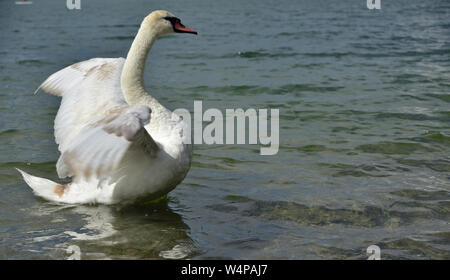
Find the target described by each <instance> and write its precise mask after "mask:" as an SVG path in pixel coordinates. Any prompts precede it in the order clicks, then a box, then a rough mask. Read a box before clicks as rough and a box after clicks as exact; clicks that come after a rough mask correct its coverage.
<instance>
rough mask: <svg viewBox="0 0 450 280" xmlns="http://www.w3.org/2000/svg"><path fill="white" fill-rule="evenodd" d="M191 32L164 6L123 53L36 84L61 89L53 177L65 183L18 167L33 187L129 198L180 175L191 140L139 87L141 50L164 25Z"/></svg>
mask: <svg viewBox="0 0 450 280" xmlns="http://www.w3.org/2000/svg"><path fill="white" fill-rule="evenodd" d="M173 32H177V33H193V34H197V32H195V31H194V30H192V29H190V28H187V27H185V26H184V25H183V24H181V22H180V20H179V19H178V18H176V17H175V16H173V15H172V14H171V13H169V12H167V11H154V12H152V13H151V14H149V15H148V16H147V17H146V18H145V19H144V20H143V21H142V24H141V27H140V28H139V31H138V33H137V35H136V38H135V39H134V41H133V44H132V45H131V48H130V51H129V52H128V55H127V58H126V59H124V58H94V59H90V60H87V61H83V62H79V63H76V64H73V65H71V66H68V67H66V68H64V69H62V70H60V71H58V72H56V73H54V74H53V75H51V76H50V77H48V78H47V80H45V81H44V82H43V83H42V85H40V86H39V88H38V90H39V89H42V90H44V91H46V92H48V93H51V94H54V95H57V96H61V97H62V101H61V105H60V108H59V110H58V114H57V116H56V118H55V138H56V143H57V144H58V145H59V146H58V149H59V151H60V152H61V156H60V157H59V159H58V162H57V164H56V169H57V172H58V176H59V177H60V178H65V177H72V182H71V183H69V184H65V185H62V184H58V183H55V182H52V181H50V180H47V179H44V178H39V177H35V176H31V175H29V174H27V173H26V172H24V171H22V170H19V172H20V173H21V174H22V176H23V178H24V180H25V182H26V183H27V184H28V185H29V186H30V187H31V188H32V189H33V190H34V192H35V193H36V194H37V195H39V196H41V197H43V198H45V199H48V200H51V201H56V202H64V203H105V204H112V203H118V202H132V201H136V200H138V199H143V198H145V199H149V200H151V199H155V198H158V197H160V196H162V195H165V194H167V193H168V192H170V191H171V190H172V189H174V188H175V187H176V185H178V184H179V183H180V182H181V181H182V180H183V179H184V177H185V176H186V174H187V172H188V170H189V167H190V163H191V157H192V146H191V145H190V144H185V143H186V141H183V139H184V137H185V135H183V130H184V128H186V127H185V123H184V122H183V121H182V119H181V118H179V117H178V116H176V115H174V114H173V113H172V112H170V111H169V110H168V109H166V108H165V107H164V106H163V105H161V104H160V103H159V102H158V101H157V100H156V99H155V98H153V97H152V96H150V95H149V94H148V93H147V92H146V91H145V87H144V80H143V79H144V68H145V61H146V59H147V54H148V52H149V51H150V48H151V47H152V45H153V43H154V42H155V40H156V39H157V38H158V37H160V36H163V35H166V34H169V33H173Z"/></svg>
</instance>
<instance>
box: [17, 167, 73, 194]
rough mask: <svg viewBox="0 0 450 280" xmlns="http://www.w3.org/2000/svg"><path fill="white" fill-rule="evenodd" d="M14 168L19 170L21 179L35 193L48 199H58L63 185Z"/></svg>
mask: <svg viewBox="0 0 450 280" xmlns="http://www.w3.org/2000/svg"><path fill="white" fill-rule="evenodd" d="M16 169H17V171H19V172H20V174H22V176H23V179H24V180H25V182H26V183H27V184H28V186H30V187H31V188H32V189H33V191H34V193H35V194H36V195H38V196H41V197H43V198H45V199H48V200H53V201H60V197H61V196H62V195H63V193H64V190H65V186H64V185H60V184H58V183H55V182H53V181H50V180H48V179H45V178H39V177H36V176H32V175H30V174H28V173H26V172H25V171H22V170H20V169H19V168H16Z"/></svg>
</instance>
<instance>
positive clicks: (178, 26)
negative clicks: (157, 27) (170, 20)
mask: <svg viewBox="0 0 450 280" xmlns="http://www.w3.org/2000/svg"><path fill="white" fill-rule="evenodd" d="M173 30H174V31H175V32H177V33H192V34H195V35H197V31H195V30H194V29H190V28H189V27H186V26H184V25H183V24H182V23H181V22H179V21H177V22H175V23H174V24H173Z"/></svg>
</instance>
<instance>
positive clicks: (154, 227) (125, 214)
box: [33, 200, 196, 259]
mask: <svg viewBox="0 0 450 280" xmlns="http://www.w3.org/2000/svg"><path fill="white" fill-rule="evenodd" d="M35 214H36V215H39V216H41V217H42V216H47V215H51V216H52V223H56V224H58V223H59V224H61V225H64V226H67V225H68V224H69V225H71V228H70V229H68V228H60V230H59V231H58V232H57V233H56V234H52V235H51V236H37V237H35V238H34V239H33V240H34V242H43V241H46V242H48V240H49V239H55V241H56V240H57V241H58V242H57V243H56V244H55V246H54V248H56V250H55V252H54V253H52V254H51V255H52V257H53V258H56V259H61V258H67V257H68V256H67V253H66V249H67V248H68V247H69V246H73V245H76V246H78V247H79V248H80V251H81V258H82V259H155V258H169V259H184V258H190V257H192V256H194V255H195V252H196V249H195V245H194V242H193V241H192V239H191V238H190V237H189V236H188V232H189V227H188V226H187V225H186V224H185V223H184V222H183V220H182V217H181V216H180V215H179V214H177V213H175V212H173V211H172V209H170V207H169V205H168V201H167V200H165V201H163V202H158V203H150V204H146V205H132V206H106V205H96V206H87V205H79V206H67V205H50V204H47V205H46V206H44V207H42V206H41V207H39V208H38V209H37V211H36V212H35ZM54 233H55V232H54ZM60 241H61V242H60Z"/></svg>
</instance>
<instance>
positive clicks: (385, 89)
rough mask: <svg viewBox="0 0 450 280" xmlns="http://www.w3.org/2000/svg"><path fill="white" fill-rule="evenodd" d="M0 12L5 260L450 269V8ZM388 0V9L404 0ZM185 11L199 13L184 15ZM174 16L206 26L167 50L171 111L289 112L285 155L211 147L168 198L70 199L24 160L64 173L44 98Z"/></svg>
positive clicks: (14, 8) (93, 3)
mask: <svg viewBox="0 0 450 280" xmlns="http://www.w3.org/2000/svg"><path fill="white" fill-rule="evenodd" d="M81 2H82V9H81V10H80V11H69V10H67V9H66V7H65V1H62V0H61V1H50V0H47V1H44V0H42V1H38V0H35V1H34V3H33V5H23V6H18V5H14V1H1V2H0V30H1V34H2V35H1V36H2V38H1V40H0V141H1V145H0V258H2V259H3V258H9V259H21V258H33V259H34V258H36V259H40V258H43V259H48V258H56V259H59V258H67V257H68V254H67V253H66V249H67V248H68V247H69V246H70V245H77V246H79V247H80V249H81V257H82V258H83V259H97V258H105V259H122V258H133V259H134V258H136V259H141V258H150V259H153V258H198V259H206V258H214V259H218V258H220V259H222V258H224V259H254V258H258V259H365V258H367V256H366V248H367V247H368V246H370V245H372V244H376V245H378V246H379V247H380V248H381V258H383V259H403V258H407V259H449V258H450V225H449V222H450V192H449V191H450V184H449V181H450V180H449V179H450V173H449V172H450V145H449V144H450V109H449V108H450V107H449V102H450V95H449V90H450V77H449V73H450V59H449V57H450V56H449V55H450V32H449V31H450V25H449V23H448V18H449V17H450V3H449V2H448V1H444V0H442V1H439V0H434V1H426V3H422V2H423V1H419V0H413V1H410V0H408V1H406V0H403V1H395V3H391V2H393V1H382V10H380V11H371V10H368V9H367V8H366V1H365V0H354V1H306V0H305V1H285V0H282V1H278V2H277V3H278V4H277V5H276V6H274V5H273V4H272V3H271V1H261V0H258V1H254V0H252V1H245V3H243V1H234V0H232V1H226V2H224V1H222V2H220V1H207V0H196V1H190V2H189V4H187V3H183V4H182V3H177V2H176V1H152V2H151V3H150V2H149V1H141V0H139V1H138V0H132V1H118V0H114V1H106V0H104V1H100V0H90V1H83V0H82V1H81ZM388 2H389V3H388ZM184 4H185V5H184ZM161 8H163V9H167V10H169V11H172V12H173V13H174V14H176V15H177V16H179V17H180V18H181V19H182V20H183V22H184V23H185V24H186V25H188V26H190V27H192V28H194V29H196V30H197V31H199V36H196V37H195V36H190V35H184V34H183V35H179V34H176V35H171V36H168V37H165V38H163V39H161V40H159V41H158V42H157V43H156V44H155V46H154V48H153V49H152V51H151V53H150V56H149V61H148V64H147V65H148V68H147V70H148V71H147V72H146V74H145V75H146V81H147V87H148V89H149V91H151V92H152V94H153V95H154V96H156V97H157V98H158V99H159V100H161V102H162V103H163V104H165V105H166V106H167V107H168V108H170V109H175V108H188V109H191V110H192V108H193V100H194V99H195V100H203V106H204V108H213V107H214V108H219V109H223V110H224V109H225V108H239V107H243V108H279V109H280V141H281V146H280V151H279V153H278V154H277V155H275V156H260V155H259V146H255V145H214V146H208V145H196V146H195V147H194V149H195V152H194V158H193V164H192V168H191V170H190V172H189V174H188V176H187V178H186V179H185V180H184V182H183V183H182V184H180V185H179V186H178V187H177V188H176V189H175V190H174V191H173V192H171V193H170V194H169V195H168V197H167V199H163V200H162V201H160V202H158V203H153V204H147V205H139V206H127V207H122V206H67V205H65V206H64V205H55V204H52V203H49V202H46V201H44V200H42V199H40V198H37V197H35V196H34V195H33V194H32V193H31V191H30V189H29V188H28V187H27V186H26V185H25V184H24V182H23V181H22V180H21V178H20V177H19V174H18V173H17V172H16V171H15V170H14V167H18V168H22V169H24V170H26V171H28V172H30V173H32V174H34V175H37V176H42V177H46V178H49V179H52V180H58V179H57V176H56V172H55V162H56V160H57V158H58V152H57V146H56V144H55V143H54V138H53V119H54V117H55V114H56V112H57V110H58V106H59V99H58V98H57V97H54V96H50V95H47V94H44V93H40V94H38V95H36V96H33V95H32V93H33V92H34V90H35V88H36V87H37V86H38V85H39V84H40V83H41V82H42V81H43V80H44V79H45V78H46V77H47V76H49V75H50V74H51V73H53V72H55V71H57V70H59V69H61V68H62V67H65V66H67V65H69V64H71V63H74V62H77V61H81V60H85V59H89V58H92V57H119V56H125V55H126V53H127V51H128V48H129V46H130V44H131V42H132V39H133V38H134V35H135V33H136V31H137V28H138V26H139V23H140V20H141V19H142V18H143V17H144V16H145V15H146V14H147V13H148V12H149V11H151V10H153V9H161Z"/></svg>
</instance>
